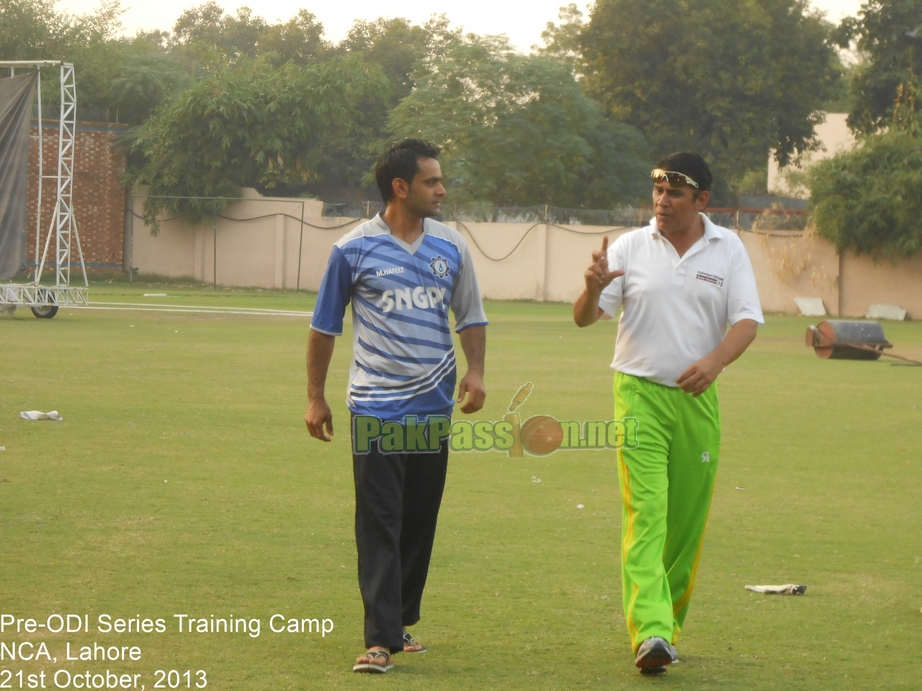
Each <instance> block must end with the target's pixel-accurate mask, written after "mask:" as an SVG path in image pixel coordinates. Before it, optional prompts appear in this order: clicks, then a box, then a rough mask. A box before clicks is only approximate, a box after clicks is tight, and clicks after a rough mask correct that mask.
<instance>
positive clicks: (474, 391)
mask: <svg viewBox="0 0 922 691" xmlns="http://www.w3.org/2000/svg"><path fill="white" fill-rule="evenodd" d="M465 394H466V395H467V400H466V401H464V396H465ZM486 397H487V391H486V389H484V388H483V377H482V376H480V375H479V374H478V373H476V372H468V373H467V374H465V375H464V379H462V380H461V383H460V384H459V385H458V403H461V402H462V401H464V403H463V404H462V405H461V412H462V413H468V414H470V413H476V412H477V411H478V410H480V409H481V408H483V402H484V400H486Z"/></svg>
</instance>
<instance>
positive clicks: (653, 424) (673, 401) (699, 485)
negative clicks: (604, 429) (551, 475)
mask: <svg viewBox="0 0 922 691" xmlns="http://www.w3.org/2000/svg"><path fill="white" fill-rule="evenodd" d="M614 389H615V419H616V420H623V419H625V418H631V417H633V418H636V419H637V421H638V427H637V440H638V444H637V447H636V448H633V449H631V448H624V447H622V448H620V449H618V477H619V479H620V481H621V498H622V503H623V517H622V525H621V578H622V589H623V597H624V618H625V620H626V622H627V628H628V633H629V634H630V636H631V644H632V645H633V647H634V651H635V652H636V651H637V648H638V647H640V644H641V643H642V642H643V641H644V640H646V639H647V638H650V637H651V636H660V637H662V638H665V639H666V640H667V641H670V642H671V643H673V644H675V641H676V639H677V638H678V636H679V631H680V630H681V628H682V624H683V622H684V621H685V615H686V614H687V613H688V603H689V600H690V599H691V595H692V590H693V589H694V585H695V575H696V573H697V570H698V559H699V557H700V556H701V545H702V543H703V540H704V528H705V525H706V524H707V517H708V510H709V508H710V505H711V495H712V493H713V490H714V479H715V476H716V474H717V461H718V458H719V456H720V405H719V404H718V402H717V388H716V385H712V386H711V387H710V388H709V389H708V390H707V391H705V392H704V393H703V394H702V395H701V396H699V397H698V398H693V397H692V396H691V395H690V394H687V393H685V392H684V391H682V390H681V389H678V388H674V387H670V386H663V385H662V384H656V383H654V382H651V381H649V380H648V379H643V378H641V377H633V376H631V375H628V374H623V373H621V372H618V373H616V374H615V383H614Z"/></svg>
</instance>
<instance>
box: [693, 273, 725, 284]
mask: <svg viewBox="0 0 922 691" xmlns="http://www.w3.org/2000/svg"><path fill="white" fill-rule="evenodd" d="M695 278H697V279H698V280H699V281H704V282H705V283H712V284H714V285H715V286H717V287H718V288H723V285H724V277H723V276H718V275H717V274H709V273H707V272H706V271H699V272H698V273H697V274H695Z"/></svg>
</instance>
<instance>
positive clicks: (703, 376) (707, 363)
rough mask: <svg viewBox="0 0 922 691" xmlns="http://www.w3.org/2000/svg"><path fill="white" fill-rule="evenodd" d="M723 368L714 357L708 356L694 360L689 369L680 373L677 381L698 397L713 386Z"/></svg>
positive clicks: (683, 388)
mask: <svg viewBox="0 0 922 691" xmlns="http://www.w3.org/2000/svg"><path fill="white" fill-rule="evenodd" d="M722 369H723V367H721V366H720V365H719V364H718V363H716V362H714V358H712V357H710V356H708V357H705V358H702V359H700V360H698V361H697V362H693V363H692V364H691V366H690V367H689V368H688V369H687V370H685V371H684V372H682V374H680V375H679V378H678V379H676V380H675V383H676V384H678V385H679V388H681V389H682V391H684V392H685V393H690V394H691V395H692V396H693V397H695V398H698V396H700V395H701V394H703V393H704V392H705V391H707V390H708V389H709V388H710V387H711V384H713V383H714V381H715V380H716V379H717V375H718V374H720V372H721V370H722Z"/></svg>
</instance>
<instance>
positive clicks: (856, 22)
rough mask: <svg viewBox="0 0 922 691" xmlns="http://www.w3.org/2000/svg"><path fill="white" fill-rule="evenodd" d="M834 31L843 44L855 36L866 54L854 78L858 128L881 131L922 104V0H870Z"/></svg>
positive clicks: (853, 122) (851, 119)
mask: <svg viewBox="0 0 922 691" xmlns="http://www.w3.org/2000/svg"><path fill="white" fill-rule="evenodd" d="M835 37H836V40H837V41H838V43H839V45H841V46H842V47H847V46H848V45H849V44H850V42H852V41H855V42H856V44H857V48H858V51H859V55H860V56H861V62H860V63H859V64H858V65H857V67H856V69H855V72H854V77H853V78H852V82H851V98H852V102H853V107H852V111H851V113H850V114H849V116H848V126H849V127H850V128H851V129H852V130H853V131H855V132H857V133H860V134H871V133H874V132H879V131H881V130H883V129H886V128H887V127H889V126H890V124H891V123H892V121H893V118H894V116H896V117H904V118H905V117H908V116H909V115H910V114H911V113H913V112H916V111H918V110H919V109H920V108H922V100H920V91H919V89H918V87H917V86H916V84H917V83H918V82H917V80H918V78H919V76H920V74H922V0H868V1H867V2H865V4H864V5H863V6H862V8H861V12H860V13H859V16H858V17H849V18H847V19H845V20H843V22H842V24H841V25H840V26H839V28H838V30H837V31H836V34H835ZM900 109H902V111H903V112H902V113H900V112H899V111H900Z"/></svg>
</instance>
